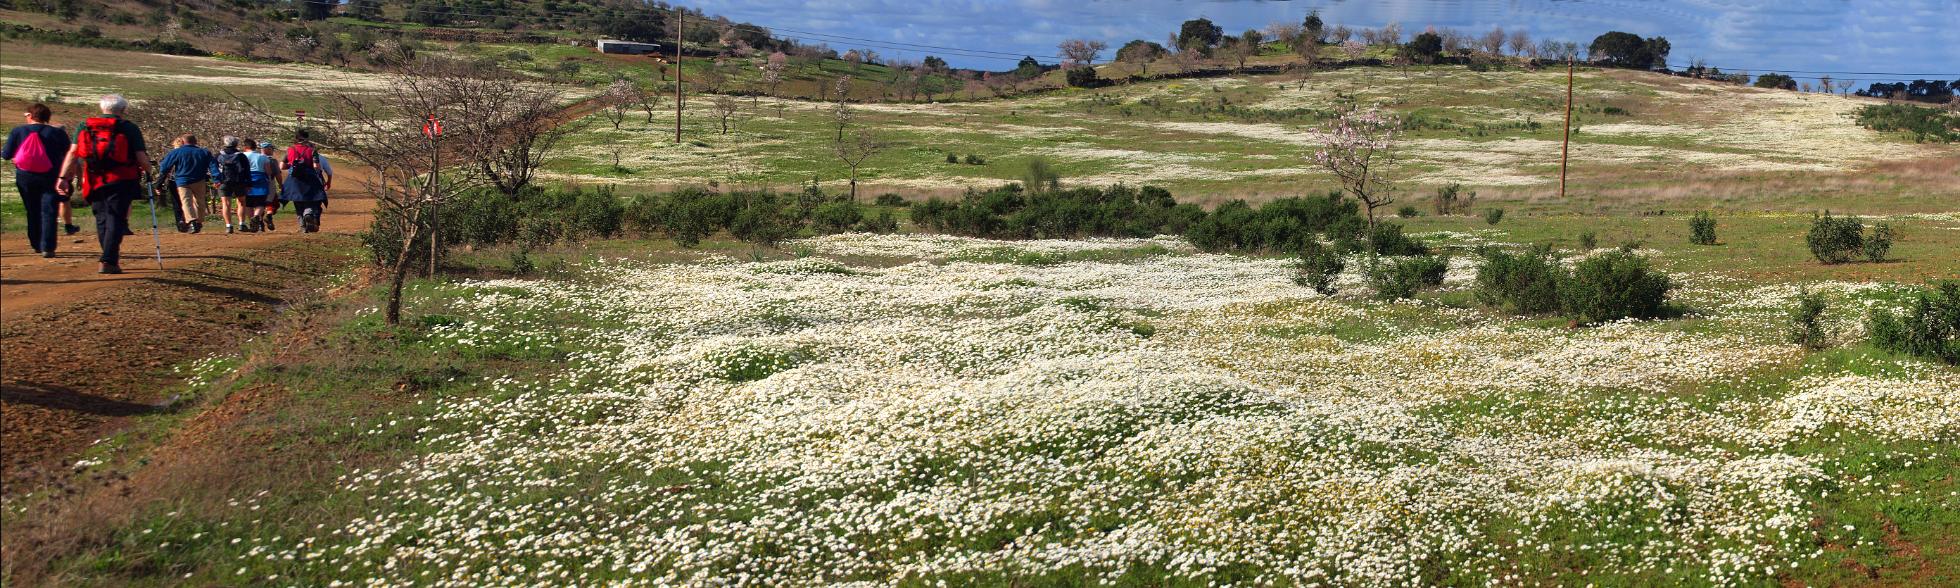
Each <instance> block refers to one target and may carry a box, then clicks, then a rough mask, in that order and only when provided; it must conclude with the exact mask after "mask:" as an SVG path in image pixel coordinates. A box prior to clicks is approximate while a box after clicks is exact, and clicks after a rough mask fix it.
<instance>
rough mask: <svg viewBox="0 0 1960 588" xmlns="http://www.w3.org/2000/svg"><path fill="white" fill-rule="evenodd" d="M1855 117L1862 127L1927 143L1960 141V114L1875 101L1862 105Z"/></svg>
mask: <svg viewBox="0 0 1960 588" xmlns="http://www.w3.org/2000/svg"><path fill="white" fill-rule="evenodd" d="M1854 116H1855V117H1856V119H1857V122H1858V126H1862V127H1865V128H1868V129H1871V130H1874V131H1881V132H1889V131H1899V132H1905V133H1911V134H1912V140H1913V141H1915V142H1920V143H1925V142H1928V141H1931V142H1937V143H1951V142H1954V141H1960V114H1954V113H1949V112H1942V111H1941V110H1940V109H1937V108H1927V107H1924V106H1914V105H1911V104H1872V105H1867V106H1864V107H1861V108H1859V109H1858V110H1857V111H1856V112H1855V113H1854Z"/></svg>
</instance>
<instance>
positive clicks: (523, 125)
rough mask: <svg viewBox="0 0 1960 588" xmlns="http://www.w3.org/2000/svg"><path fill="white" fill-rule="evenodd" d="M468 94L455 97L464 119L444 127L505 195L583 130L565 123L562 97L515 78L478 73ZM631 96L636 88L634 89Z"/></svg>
mask: <svg viewBox="0 0 1960 588" xmlns="http://www.w3.org/2000/svg"><path fill="white" fill-rule="evenodd" d="M481 75H482V77H481V78H478V79H477V80H476V81H474V82H473V83H471V84H470V88H471V89H472V90H473V92H472V93H471V94H469V95H466V96H461V97H460V98H458V100H460V102H461V103H460V104H459V105H458V109H459V110H461V111H463V112H466V113H468V115H467V116H463V117H460V118H457V119H455V120H451V121H447V122H445V123H444V124H443V129H444V134H450V133H454V137H455V138H454V139H452V140H451V144H452V145H454V146H455V147H454V148H453V150H454V151H456V152H457V153H459V154H461V155H464V156H466V157H467V158H466V159H464V160H463V163H473V164H475V165H476V173H477V174H478V177H480V178H482V180H483V181H484V182H486V183H488V184H489V186H490V187H493V188H496V190H497V191H498V192H500V193H502V194H504V195H506V196H515V195H517V194H518V193H519V192H522V191H524V188H526V187H528V186H530V185H531V181H532V180H533V179H535V178H536V176H537V172H538V169H539V168H542V167H544V163H545V159H546V158H547V157H549V156H550V155H551V153H552V151H553V150H554V149H556V148H557V146H558V143H559V142H560V141H562V140H564V138H565V137H566V136H568V135H571V134H572V133H575V132H577V131H579V130H581V129H582V128H583V125H582V124H580V123H579V122H578V121H569V122H568V121H566V120H565V119H566V118H568V116H567V115H566V114H565V112H564V110H563V108H562V107H561V106H560V104H561V103H562V102H563V101H564V95H563V94H561V93H559V91H557V90H554V89H551V88H550V87H548V86H543V85H539V84H534V83H530V82H528V81H526V80H523V79H521V78H518V77H516V76H510V75H502V74H498V73H496V72H481ZM634 91H635V92H636V93H640V92H638V88H634Z"/></svg>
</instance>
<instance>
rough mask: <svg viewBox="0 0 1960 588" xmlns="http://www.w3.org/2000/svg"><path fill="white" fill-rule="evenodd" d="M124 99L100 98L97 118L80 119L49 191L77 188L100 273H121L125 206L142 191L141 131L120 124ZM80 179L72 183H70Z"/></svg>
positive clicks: (126, 228)
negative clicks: (90, 223)
mask: <svg viewBox="0 0 1960 588" xmlns="http://www.w3.org/2000/svg"><path fill="white" fill-rule="evenodd" d="M127 110H129V101H127V100H124V99H123V97H122V96H118V95H115V94H110V95H107V96H103V97H102V116H98V117H94V118H90V119H88V120H85V121H82V125H81V127H79V128H78V129H76V130H77V131H78V132H77V136H76V137H75V147H74V148H73V149H69V150H68V157H66V158H63V159H62V161H61V175H60V179H59V180H56V183H55V191H56V192H59V193H61V194H62V195H68V194H71V193H74V192H76V191H77V190H76V188H78V187H79V188H80V192H81V195H82V199H83V200H84V201H87V202H88V204H89V207H90V209H91V210H93V211H94V212H95V237H96V240H97V241H98V242H99V243H101V245H102V257H100V258H99V259H100V261H101V262H102V268H101V270H100V272H101V273H105V274H120V273H122V240H123V235H126V234H128V233H129V205H130V203H131V202H134V201H135V200H136V198H137V197H139V196H141V195H142V193H143V186H142V181H143V169H144V168H147V167H149V164H150V158H149V153H148V152H147V151H146V147H145V146H144V145H143V129H140V128H137V126H136V123H132V122H129V121H127V120H123V117H122V115H123V112H125V111H127ZM78 179H79V180H80V182H79V185H77V182H76V180H78Z"/></svg>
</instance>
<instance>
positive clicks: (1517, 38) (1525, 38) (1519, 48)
mask: <svg viewBox="0 0 1960 588" xmlns="http://www.w3.org/2000/svg"><path fill="white" fill-rule="evenodd" d="M1508 40H1509V42H1510V44H1511V53H1512V54H1513V55H1517V56H1518V57H1524V53H1525V52H1526V51H1530V50H1531V49H1532V45H1531V34H1530V33H1526V32H1525V30H1524V29H1518V30H1515V31H1511V36H1510V38H1509V39H1508Z"/></svg>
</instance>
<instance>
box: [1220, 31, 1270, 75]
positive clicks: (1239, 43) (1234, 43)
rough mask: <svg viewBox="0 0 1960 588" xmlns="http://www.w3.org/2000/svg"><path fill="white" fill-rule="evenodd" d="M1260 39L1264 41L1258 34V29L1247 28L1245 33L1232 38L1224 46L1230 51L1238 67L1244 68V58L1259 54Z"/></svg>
mask: <svg viewBox="0 0 1960 588" xmlns="http://www.w3.org/2000/svg"><path fill="white" fill-rule="evenodd" d="M1261 41H1264V39H1263V38H1262V37H1261V36H1260V34H1259V31H1251V30H1248V31H1246V32H1245V34H1242V35H1239V36H1238V37H1237V38H1234V39H1232V40H1231V41H1230V42H1229V44H1228V45H1227V46H1226V50H1227V51H1230V52H1231V55H1232V59H1233V60H1234V61H1237V62H1238V64H1239V66H1238V68H1239V69H1245V62H1246V60H1247V59H1251V58H1252V57H1253V56H1256V55H1259V43H1260V42H1261Z"/></svg>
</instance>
